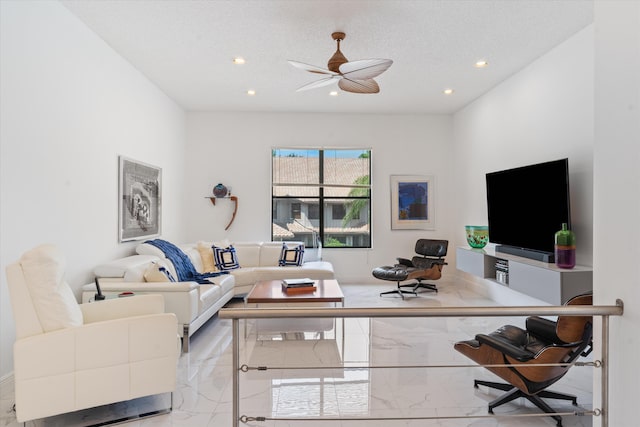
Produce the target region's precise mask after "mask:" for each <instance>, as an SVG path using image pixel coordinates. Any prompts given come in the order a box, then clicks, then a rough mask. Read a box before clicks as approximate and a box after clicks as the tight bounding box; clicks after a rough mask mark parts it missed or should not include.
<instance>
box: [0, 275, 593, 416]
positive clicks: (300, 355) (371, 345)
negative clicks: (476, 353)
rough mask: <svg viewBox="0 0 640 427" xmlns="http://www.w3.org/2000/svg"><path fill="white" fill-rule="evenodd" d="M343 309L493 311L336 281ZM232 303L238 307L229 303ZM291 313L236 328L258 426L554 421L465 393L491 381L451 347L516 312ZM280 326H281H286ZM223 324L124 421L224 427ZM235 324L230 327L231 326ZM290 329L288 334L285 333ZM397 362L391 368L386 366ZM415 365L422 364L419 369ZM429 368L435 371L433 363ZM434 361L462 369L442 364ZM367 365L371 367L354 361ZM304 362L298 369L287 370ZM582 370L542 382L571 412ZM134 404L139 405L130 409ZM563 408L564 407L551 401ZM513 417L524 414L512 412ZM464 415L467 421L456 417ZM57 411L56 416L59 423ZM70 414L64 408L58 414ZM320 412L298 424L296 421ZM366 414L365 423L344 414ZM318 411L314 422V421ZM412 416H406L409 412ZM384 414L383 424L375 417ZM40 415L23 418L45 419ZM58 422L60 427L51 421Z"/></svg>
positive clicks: (488, 395)
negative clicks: (163, 403)
mask: <svg viewBox="0 0 640 427" xmlns="http://www.w3.org/2000/svg"><path fill="white" fill-rule="evenodd" d="M342 287H343V292H344V294H345V306H347V307H443V306H495V305H497V304H496V303H495V302H493V301H491V300H489V299H487V298H486V297H483V296H481V295H478V294H476V293H474V292H473V290H472V289H469V288H467V287H465V286H460V285H458V284H456V283H454V282H453V281H452V280H451V279H446V278H443V279H442V280H440V281H439V282H438V287H439V289H440V291H439V292H438V293H437V294H436V293H433V292H423V293H421V294H420V295H419V296H418V297H407V298H405V299H404V300H403V299H401V298H399V297H397V296H384V297H380V296H379V293H380V292H382V291H386V290H388V289H390V288H391V287H390V286H389V283H370V284H345V285H342ZM230 305H232V306H242V302H240V301H236V300H234V301H232V302H231V304H230ZM287 322H291V320H287V321H283V320H279V321H277V322H271V323H270V324H267V323H264V324H259V323H257V322H255V321H251V322H248V323H247V331H248V335H247V337H246V338H244V337H243V338H242V339H241V343H240V354H241V363H246V364H247V365H249V366H252V367H257V366H268V368H269V369H268V370H267V371H257V370H252V371H249V372H248V373H246V374H242V375H241V379H240V386H241V388H240V396H241V402H240V409H241V411H240V412H241V413H242V414H247V415H249V416H265V417H267V418H279V419H278V420H273V419H268V420H267V421H250V422H248V423H247V424H241V425H247V426H261V427H290V426H296V427H298V426H303V427H320V426H322V427H343V426H344V427H347V426H348V427H362V426H367V427H371V426H385V427H400V426H402V427H414V426H421V427H424V426H434V427H461V426H474V427H529V426H555V425H556V423H555V421H553V420H552V419H551V418H549V417H539V416H537V415H539V414H540V411H538V410H537V408H535V407H534V406H533V405H532V404H530V403H529V402H527V401H526V400H525V399H517V400H516V401H514V402H512V403H510V404H506V405H504V406H501V407H499V408H496V410H495V412H496V417H493V416H489V414H488V413H487V404H488V402H490V401H491V400H493V399H495V398H496V397H497V396H498V395H499V393H500V392H498V391H496V390H491V389H488V388H486V387H480V388H477V389H476V388H474V387H473V379H475V378H478V379H486V380H489V381H491V380H493V381H496V380H498V379H497V378H496V377H495V376H493V374H491V373H490V372H489V371H487V370H485V369H484V368H479V367H476V366H475V365H474V364H473V362H472V361H470V360H469V359H467V358H465V357H464V356H462V355H461V354H459V353H458V352H456V351H455V350H454V349H453V344H454V343H455V342H457V341H460V340H466V339H470V338H472V337H473V336H474V335H475V334H477V333H484V332H491V331H493V330H494V329H496V328H497V327H499V326H501V325H503V324H507V323H511V324H514V325H520V326H522V325H523V324H524V318H519V317H514V318H475V317H467V318H415V319H393V318H377V319H368V318H353V319H344V320H337V321H335V322H333V321H331V322H330V324H329V325H328V326H327V323H326V321H325V322H320V323H319V324H317V325H316V324H314V322H313V321H309V319H305V323H306V324H307V325H306V329H307V330H310V331H309V332H304V333H300V332H294V330H295V329H296V328H295V327H294V328H287V327H286V323H287ZM289 324H290V323H289ZM231 325H232V323H231V321H229V320H225V319H219V318H218V317H214V318H213V319H212V320H211V321H209V322H208V323H207V324H206V325H204V326H203V327H202V328H201V329H200V331H198V332H197V333H196V334H195V335H194V336H193V337H192V342H191V351H190V352H189V353H186V354H182V355H181V357H180V360H179V366H178V386H177V390H176V392H175V393H174V409H173V412H171V413H170V414H167V415H162V416H157V417H153V418H149V419H144V420H135V421H131V422H128V423H126V424H125V425H126V426H127V427H165V426H172V427H182V426H185V427H196V426H197V427H201V426H207V427H229V426H231V425H232V422H231V416H232V408H233V405H232V359H231V344H232V343H231ZM241 329H242V327H241ZM288 329H290V330H288ZM399 365H401V366H403V367H404V368H402V369H394V368H393V367H394V366H399ZM424 365H429V366H430V367H429V368H425V367H424ZM434 365H435V366H434ZM442 365H463V366H461V367H456V368H451V367H449V366H442ZM366 366H372V367H373V368H371V369H364V368H363V367H366ZM292 368H309V369H292ZM592 381H593V373H592V368H588V367H586V368H582V367H574V368H572V369H571V370H570V371H569V373H568V374H567V375H566V376H565V378H563V379H562V380H560V381H559V382H558V383H557V384H556V385H555V386H554V387H553V388H554V389H557V390H562V391H565V392H568V393H572V394H575V395H577V396H578V403H579V408H586V409H589V408H591V407H592V403H591V400H592ZM0 390H1V391H2V399H1V400H0V410H1V413H0V426H5V427H17V426H18V425H19V424H18V423H16V421H15V417H14V415H13V413H12V411H11V406H12V405H13V385H12V384H11V383H9V382H5V383H4V384H2V389H0ZM141 405H142V404H141ZM551 405H552V407H554V408H556V409H558V410H559V411H567V412H573V411H575V410H576V409H579V408H576V407H574V406H572V405H571V404H570V403H568V404H567V403H556V402H552V403H551ZM521 415H526V417H522V416H521ZM466 416H473V417H477V418H461V417H466ZM64 417H65V416H63V419H65V418H64ZM66 417H68V418H67V419H71V415H67V416H66ZM316 417H318V418H321V419H319V420H316V419H313V420H306V421H304V422H303V421H299V420H298V419H300V418H305V419H309V418H316ZM358 417H367V418H376V419H374V420H355V419H353V418H358ZM322 418H324V420H323V419H322ZM411 418H414V419H411ZM383 419H384V420H383ZM50 420H51V419H47V420H38V421H37V422H32V423H28V424H27V425H28V426H29V427H31V426H38V427H40V426H50V425H54V424H51V423H49V424H47V422H48V421H49V422H50ZM563 424H564V426H565V427H588V426H591V425H592V420H591V418H590V417H588V416H587V417H576V416H565V417H563ZM59 425H61V426H64V427H69V426H68V425H65V424H64V421H63V424H59Z"/></svg>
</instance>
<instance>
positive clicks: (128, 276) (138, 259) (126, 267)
mask: <svg viewBox="0 0 640 427" xmlns="http://www.w3.org/2000/svg"><path fill="white" fill-rule="evenodd" d="M158 260H159V258H158V257H157V256H154V255H131V256H128V257H125V258H120V259H116V260H113V261H109V262H107V263H104V264H100V265H99V266H97V267H96V268H94V269H93V274H95V275H96V277H100V278H105V277H113V278H121V279H124V280H125V281H127V282H143V281H144V273H145V271H146V270H147V268H148V267H149V264H150V263H151V262H153V261H158Z"/></svg>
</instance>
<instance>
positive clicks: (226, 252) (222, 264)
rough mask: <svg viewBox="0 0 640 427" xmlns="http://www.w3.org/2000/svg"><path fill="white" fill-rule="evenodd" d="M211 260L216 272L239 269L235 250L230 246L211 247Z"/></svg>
mask: <svg viewBox="0 0 640 427" xmlns="http://www.w3.org/2000/svg"><path fill="white" fill-rule="evenodd" d="M212 249H213V259H214V260H215V263H216V267H217V268H218V270H222V271H225V270H235V269H236V268H239V267H240V265H239V264H238V256H237V255H236V250H235V248H234V247H233V246H232V245H229V246H228V247H226V248H221V247H218V246H213V247H212Z"/></svg>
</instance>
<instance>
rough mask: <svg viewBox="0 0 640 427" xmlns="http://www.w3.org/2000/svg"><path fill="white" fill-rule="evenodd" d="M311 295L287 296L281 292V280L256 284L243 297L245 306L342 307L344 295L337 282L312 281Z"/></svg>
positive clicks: (263, 281)
mask: <svg viewBox="0 0 640 427" xmlns="http://www.w3.org/2000/svg"><path fill="white" fill-rule="evenodd" d="M314 284H315V286H316V288H317V289H316V290H315V291H314V292H313V293H301V294H287V293H286V292H284V291H283V290H282V280H262V281H259V282H256V284H255V285H254V286H253V289H251V292H249V294H248V295H247V296H246V297H245V303H246V304H269V303H297V302H323V303H324V302H333V303H341V304H342V306H343V307H344V295H343V294H342V290H341V289H340V285H338V281H337V280H333V279H332V280H328V279H327V280H314Z"/></svg>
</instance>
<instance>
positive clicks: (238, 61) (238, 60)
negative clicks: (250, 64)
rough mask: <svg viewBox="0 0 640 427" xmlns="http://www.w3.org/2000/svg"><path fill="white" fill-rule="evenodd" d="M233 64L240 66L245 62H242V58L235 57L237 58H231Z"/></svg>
mask: <svg viewBox="0 0 640 427" xmlns="http://www.w3.org/2000/svg"><path fill="white" fill-rule="evenodd" d="M233 63H234V64H236V65H242V64H244V63H245V60H244V58H243V57H241V56H237V57H235V58H233Z"/></svg>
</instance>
